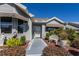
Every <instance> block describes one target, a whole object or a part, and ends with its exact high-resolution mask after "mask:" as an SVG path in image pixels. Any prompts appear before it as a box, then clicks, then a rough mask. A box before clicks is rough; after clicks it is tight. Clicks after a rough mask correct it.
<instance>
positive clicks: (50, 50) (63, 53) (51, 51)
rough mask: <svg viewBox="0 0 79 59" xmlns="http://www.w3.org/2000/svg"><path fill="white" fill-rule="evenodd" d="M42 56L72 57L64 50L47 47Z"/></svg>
mask: <svg viewBox="0 0 79 59" xmlns="http://www.w3.org/2000/svg"><path fill="white" fill-rule="evenodd" d="M42 56H71V54H70V53H69V52H68V51H66V50H65V49H64V48H61V47H53V46H47V47H45V48H44V50H43V53H42Z"/></svg>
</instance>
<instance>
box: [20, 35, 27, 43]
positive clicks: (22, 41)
mask: <svg viewBox="0 0 79 59" xmlns="http://www.w3.org/2000/svg"><path fill="white" fill-rule="evenodd" d="M25 41H26V37H25V36H21V37H20V42H21V44H24V43H25Z"/></svg>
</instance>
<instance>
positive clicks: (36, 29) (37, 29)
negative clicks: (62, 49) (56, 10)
mask: <svg viewBox="0 0 79 59" xmlns="http://www.w3.org/2000/svg"><path fill="white" fill-rule="evenodd" d="M32 31H33V34H32V35H33V38H37V37H39V38H41V37H42V26H41V25H33V29H32Z"/></svg>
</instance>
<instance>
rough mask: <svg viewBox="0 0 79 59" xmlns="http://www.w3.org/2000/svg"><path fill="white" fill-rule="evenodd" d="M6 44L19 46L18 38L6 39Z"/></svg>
mask: <svg viewBox="0 0 79 59" xmlns="http://www.w3.org/2000/svg"><path fill="white" fill-rule="evenodd" d="M6 45H7V46H9V47H13V46H20V45H21V42H20V40H19V39H17V38H10V39H8V40H7V41H6Z"/></svg>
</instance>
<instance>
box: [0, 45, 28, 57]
mask: <svg viewBox="0 0 79 59" xmlns="http://www.w3.org/2000/svg"><path fill="white" fill-rule="evenodd" d="M26 47H27V45H23V46H16V47H8V46H0V56H25V55H26Z"/></svg>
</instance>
